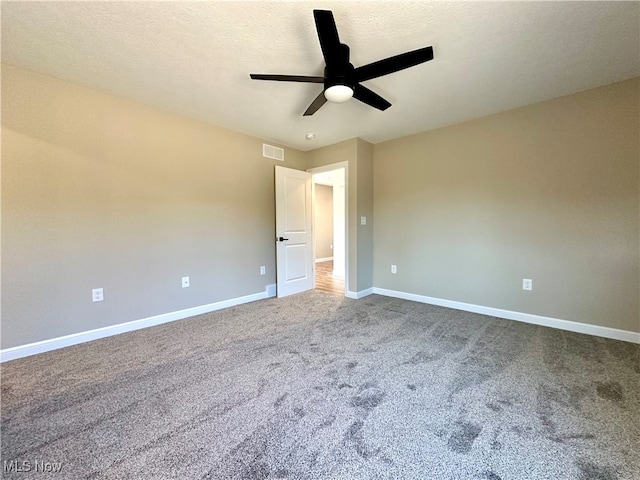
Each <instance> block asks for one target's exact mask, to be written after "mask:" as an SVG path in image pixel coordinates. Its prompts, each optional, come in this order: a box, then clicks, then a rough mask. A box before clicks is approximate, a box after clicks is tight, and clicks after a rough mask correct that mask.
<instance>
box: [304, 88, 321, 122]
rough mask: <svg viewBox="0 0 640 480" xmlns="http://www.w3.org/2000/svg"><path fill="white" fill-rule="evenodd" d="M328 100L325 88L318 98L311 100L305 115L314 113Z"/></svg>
mask: <svg viewBox="0 0 640 480" xmlns="http://www.w3.org/2000/svg"><path fill="white" fill-rule="evenodd" d="M326 101H327V98H326V97H325V96H324V90H323V91H321V92H320V95H318V96H317V97H316V99H315V100H314V101H313V102H311V105H309V108H307V110H306V111H305V112H304V114H303V116H305V117H308V116H309V115H313V114H314V113H316V112H317V111H318V109H319V108H320V107H321V106H322V105H324V104H325V103H326Z"/></svg>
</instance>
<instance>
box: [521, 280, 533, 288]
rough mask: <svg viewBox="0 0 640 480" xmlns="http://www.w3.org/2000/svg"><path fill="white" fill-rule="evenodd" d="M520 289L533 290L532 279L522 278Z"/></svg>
mask: <svg viewBox="0 0 640 480" xmlns="http://www.w3.org/2000/svg"><path fill="white" fill-rule="evenodd" d="M522 289H523V290H533V280H531V279H530V278H523V279H522Z"/></svg>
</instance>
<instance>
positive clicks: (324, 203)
mask: <svg viewBox="0 0 640 480" xmlns="http://www.w3.org/2000/svg"><path fill="white" fill-rule="evenodd" d="M332 245H333V188H332V187H329V186H328V185H320V184H316V185H315V247H316V259H318V258H328V257H333V249H332Z"/></svg>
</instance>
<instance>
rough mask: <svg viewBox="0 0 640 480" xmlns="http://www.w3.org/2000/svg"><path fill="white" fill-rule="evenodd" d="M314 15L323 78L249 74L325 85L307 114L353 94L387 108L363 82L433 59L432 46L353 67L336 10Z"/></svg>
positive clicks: (369, 103) (266, 78)
mask: <svg viewBox="0 0 640 480" xmlns="http://www.w3.org/2000/svg"><path fill="white" fill-rule="evenodd" d="M313 17H314V19H315V22H316V30H317V32H318V38H319V39H320V48H321V49H322V55H323V56H324V61H325V64H326V66H325V69H324V76H323V77H312V76H305V75H272V74H260V73H252V74H250V77H251V78H252V79H254V80H276V81H280V82H306V83H322V84H324V89H323V90H322V92H320V95H318V96H317V97H316V99H315V100H314V101H313V102H311V105H309V108H307V110H306V111H305V112H304V115H305V116H308V115H313V114H314V113H316V112H317V111H318V109H319V108H320V107H322V105H324V104H325V102H326V101H327V100H328V101H330V102H334V103H342V102H346V101H347V100H349V99H350V98H351V97H353V98H355V99H356V100H360V101H361V102H363V103H366V104H367V105H370V106H372V107H374V108H377V109H378V110H386V109H387V108H389V107H390V106H391V104H390V103H389V102H388V101H387V100H385V99H384V98H382V97H381V96H380V95H378V94H377V93H375V92H373V91H371V90H369V89H368V88H367V87H363V86H362V85H360V82H364V81H366V80H371V79H372V78H377V77H381V76H383V75H388V74H390V73H393V72H397V71H399V70H404V69H405V68H409V67H413V66H414V65H418V64H420V63H424V62H427V61H429V60H432V59H433V48H432V47H425V48H419V49H418V50H413V51H411V52H406V53H402V54H400V55H396V56H394V57H389V58H385V59H384V60H379V61H377V62H373V63H369V64H368V65H363V66H361V67H358V68H354V67H353V65H352V64H351V63H350V62H349V46H348V45H345V44H344V43H340V39H339V38H338V29H337V28H336V22H335V20H334V19H333V13H331V11H330V10H314V11H313Z"/></svg>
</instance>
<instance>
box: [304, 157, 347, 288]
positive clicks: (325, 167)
mask: <svg viewBox="0 0 640 480" xmlns="http://www.w3.org/2000/svg"><path fill="white" fill-rule="evenodd" d="M339 168H344V285H345V292H344V296H345V297H348V296H349V295H348V294H349V293H350V292H349V290H348V288H349V287H348V286H349V222H350V216H349V161H348V160H344V161H342V162H336V163H331V164H329V165H322V166H321V167H314V168H308V169H307V172H309V173H311V174H312V175H313V174H314V173H322V172H330V171H332V170H338V169H339ZM312 184H313V185H314V187H315V182H312ZM314 208H315V207H314ZM312 217H315V211H314V215H312ZM314 248H315V247H314ZM314 251H315V250H314ZM314 288H315V282H314ZM350 298H352V297H350Z"/></svg>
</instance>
